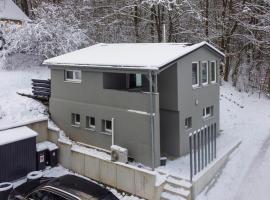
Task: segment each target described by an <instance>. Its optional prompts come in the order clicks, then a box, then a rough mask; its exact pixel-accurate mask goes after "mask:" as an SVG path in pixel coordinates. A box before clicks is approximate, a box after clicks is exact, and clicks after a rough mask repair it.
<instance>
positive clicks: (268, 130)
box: [197, 84, 270, 200]
mask: <svg viewBox="0 0 270 200" xmlns="http://www.w3.org/2000/svg"><path fill="white" fill-rule="evenodd" d="M220 99H221V101H220V111H221V112H220V114H221V129H222V130H223V132H222V136H221V138H220V140H221V141H222V140H224V142H226V141H229V140H230V138H235V139H236V138H240V139H241V140H242V144H241V145H240V147H239V148H238V149H237V150H236V151H235V152H234V153H233V154H232V155H231V156H230V160H229V161H228V163H227V164H226V166H225V167H224V169H223V170H222V171H221V172H220V174H219V175H218V177H217V179H216V180H213V182H212V184H210V185H209V186H208V188H206V189H205V191H204V192H202V194H201V195H200V196H199V197H198V198H197V199H198V200H205V199H207V200H217V199H218V200H233V199H236V200H241V199H244V200H254V199H260V200H268V199H269V198H270V190H269V188H270V181H269V180H270V174H269V168H270V100H269V99H267V98H265V97H262V98H261V99H259V97H258V94H254V95H250V94H246V93H239V92H237V91H236V90H235V89H234V88H232V87H231V86H230V85H228V84H225V85H223V86H222V87H221V97H220ZM242 106H243V108H241V107H242Z"/></svg>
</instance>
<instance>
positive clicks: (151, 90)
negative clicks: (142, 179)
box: [149, 70, 155, 171]
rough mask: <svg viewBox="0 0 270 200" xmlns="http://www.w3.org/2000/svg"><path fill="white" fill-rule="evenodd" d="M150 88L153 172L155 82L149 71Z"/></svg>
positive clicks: (153, 164)
mask: <svg viewBox="0 0 270 200" xmlns="http://www.w3.org/2000/svg"><path fill="white" fill-rule="evenodd" d="M149 88H150V94H149V95H150V98H149V100H150V132H151V141H152V170H153V171H154V169H155V138H154V133H155V132H154V128H155V126H154V112H153V105H154V103H153V80H152V72H151V70H149Z"/></svg>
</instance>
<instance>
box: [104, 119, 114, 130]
mask: <svg viewBox="0 0 270 200" xmlns="http://www.w3.org/2000/svg"><path fill="white" fill-rule="evenodd" d="M102 126H103V131H104V132H108V133H111V132H112V121H111V120H103V122H102Z"/></svg>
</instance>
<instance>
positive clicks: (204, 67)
mask: <svg viewBox="0 0 270 200" xmlns="http://www.w3.org/2000/svg"><path fill="white" fill-rule="evenodd" d="M201 81H202V85H207V84H208V62H207V61H204V62H202V66H201Z"/></svg>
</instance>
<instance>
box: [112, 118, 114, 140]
mask: <svg viewBox="0 0 270 200" xmlns="http://www.w3.org/2000/svg"><path fill="white" fill-rule="evenodd" d="M112 145H114V118H112Z"/></svg>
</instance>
